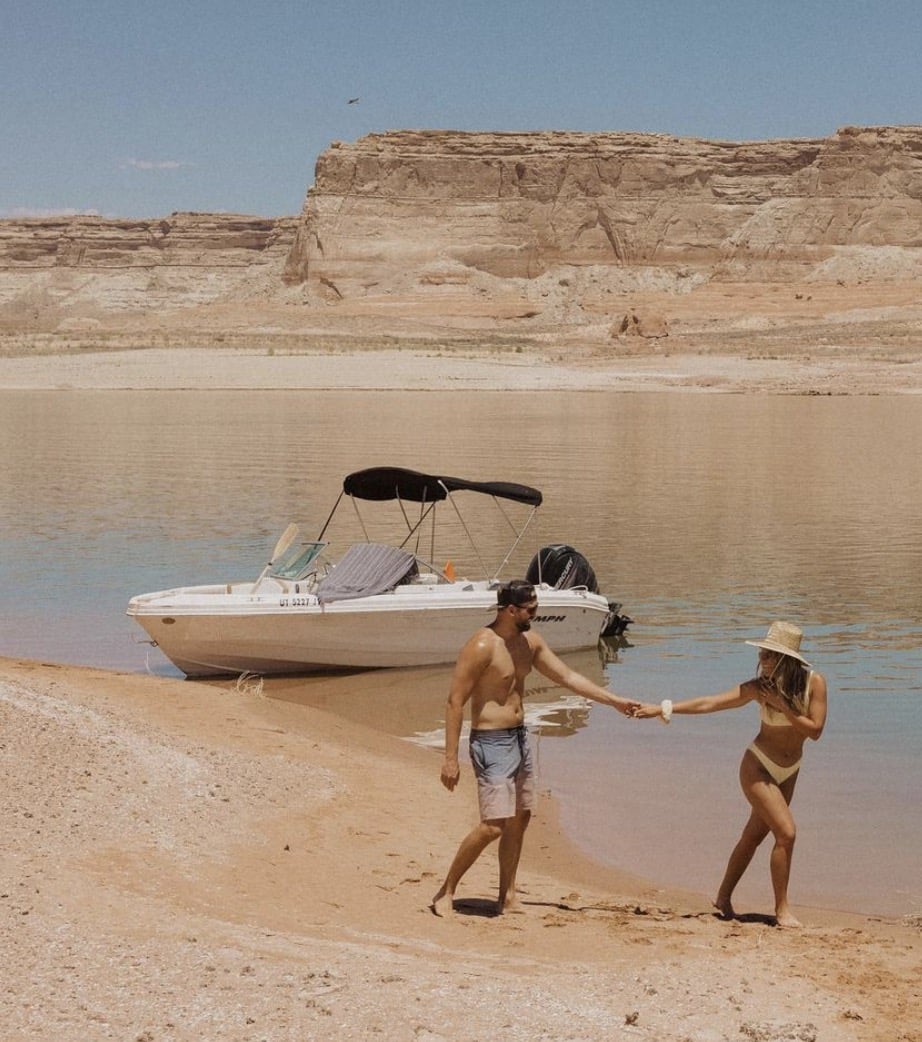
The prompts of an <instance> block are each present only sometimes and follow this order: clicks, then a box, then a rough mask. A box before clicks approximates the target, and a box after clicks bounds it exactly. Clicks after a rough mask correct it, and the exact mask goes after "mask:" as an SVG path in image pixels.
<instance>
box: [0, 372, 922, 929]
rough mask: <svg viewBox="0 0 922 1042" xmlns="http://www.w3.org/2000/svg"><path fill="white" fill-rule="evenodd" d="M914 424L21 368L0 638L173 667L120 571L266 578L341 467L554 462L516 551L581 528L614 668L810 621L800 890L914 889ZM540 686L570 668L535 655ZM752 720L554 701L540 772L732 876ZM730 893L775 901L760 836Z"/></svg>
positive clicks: (713, 675) (921, 497) (418, 695)
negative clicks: (87, 384)
mask: <svg viewBox="0 0 922 1042" xmlns="http://www.w3.org/2000/svg"><path fill="white" fill-rule="evenodd" d="M919 444H922V402H919V401H917V400H915V399H913V398H909V397H906V398H832V397H828V398H827V397H790V398H787V397H770V398H753V397H742V396H724V395H713V396H712V395H706V396H705V395H681V394H635V395H618V394H609V393H605V394H601V393H600V394H593V393H585V392H584V393H561V394H537V395H536V394H528V395H526V394H509V393H482V392H478V393H476V394H473V393H467V392H463V393H452V392H445V393H442V392H437V393H414V394H410V393H407V394H402V393H368V392H325V393H318V392H300V391H299V392H284V391H277V392H268V393H263V392H261V393H246V394H244V393H233V392H227V393H225V392H213V393H200V392H186V393H182V392H159V393H142V392H99V393H95V392H63V391H62V392H3V393H0V619H2V623H0V653H3V654H8V655H19V656H25V657H30V658H36V659H42V660H48V661H57V662H69V663H83V664H89V665H98V666H108V667H118V668H127V669H130V670H137V671H139V672H140V671H144V670H146V669H151V670H153V671H155V672H158V673H164V674H171V673H174V672H175V671H174V670H173V669H172V667H171V666H170V665H169V664H168V663H167V662H166V660H165V659H163V657H162V656H161V655H160V654H159V652H157V651H155V650H153V649H151V648H150V647H149V646H148V645H146V644H143V643H139V642H138V641H139V639H140V638H142V637H143V634H142V633H141V631H140V630H139V629H136V628H135V627H134V625H133V624H132V623H131V622H130V621H129V620H128V619H127V618H126V617H125V615H124V609H125V604H126V602H127V600H128V598H129V597H130V596H131V595H132V594H134V593H140V592H145V591H148V590H153V589H162V588H166V587H169V586H174V585H179V584H191V583H196V582H208V581H213V580H220V581H223V580H226V579H237V578H244V577H249V576H254V577H255V574H257V573H258V571H259V568H260V565H261V563H262V562H263V561H264V560H265V558H266V555H267V553H268V552H269V550H271V547H272V545H273V544H274V542H275V540H276V538H277V536H278V535H279V533H280V532H281V531H282V529H283V528H284V527H285V526H286V525H287V524H288V522H289V521H292V520H296V521H299V522H300V523H301V524H302V526H303V527H304V528H305V529H307V530H308V532H310V531H311V530H313V529H316V528H317V527H319V525H320V524H321V523H322V522H323V521H324V520H325V518H326V516H327V513H328V512H329V509H330V507H331V506H332V504H333V501H334V499H335V497H336V495H337V493H338V491H339V487H340V481H341V478H342V476H343V475H344V474H345V473H347V472H348V471H350V470H354V469H359V468H361V467H367V466H372V465H377V464H395V465H402V466H408V467H415V468H418V469H432V470H436V471H443V472H447V473H452V474H457V475H459V476H463V477H471V478H479V479H484V480H489V479H496V480H514V481H521V482H525V483H528V484H534V485H536V486H538V487H539V488H541V489H542V491H543V492H544V493H545V507H544V508H543V509H542V515H541V517H540V519H539V528H538V529H537V530H533V531H532V532H531V538H530V539H529V540H527V547H525V548H524V549H523V551H522V552H521V554H520V555H519V556H518V557H516V558H514V559H513V561H512V562H511V565H510V567H509V569H507V573H506V574H507V575H508V576H512V575H515V574H517V573H521V572H522V571H524V569H525V567H526V565H527V563H528V560H529V558H530V556H531V554H532V553H533V551H534V550H535V549H536V548H537V546H539V545H541V544H543V543H548V542H559V541H566V542H570V543H572V544H574V545H576V546H577V547H578V548H579V549H581V550H582V551H583V552H584V553H585V554H586V555H587V557H588V558H589V559H590V561H591V562H592V564H593V566H594V567H595V569H596V572H597V573H598V575H599V578H600V581H601V583H602V586H603V589H604V590H605V591H606V592H607V593H609V594H610V595H612V596H616V597H617V598H619V599H620V600H622V601H623V603H624V605H625V610H626V611H627V612H628V613H629V614H630V615H631V616H632V617H633V619H634V620H635V622H634V624H633V626H632V627H631V629H630V630H629V633H628V638H629V639H628V642H627V645H626V646H624V647H621V648H619V649H615V651H614V652H612V653H611V654H610V655H609V657H608V660H607V661H603V660H602V659H600V657H599V656H597V655H596V654H595V653H594V652H593V653H591V654H589V655H583V656H580V657H579V658H578V659H577V660H576V661H575V663H574V664H575V665H576V667H577V668H579V669H581V670H582V671H584V672H587V673H589V675H591V676H593V677H594V678H595V679H597V680H601V681H602V682H603V683H607V684H608V685H609V686H610V687H612V688H613V689H616V690H618V691H621V692H624V693H629V694H632V695H636V696H639V697H641V698H649V699H655V700H659V699H660V698H662V697H665V696H667V695H668V696H671V697H684V696H686V695H693V694H703V693H707V692H710V691H714V690H722V689H724V688H727V687H730V686H732V685H733V684H735V683H736V682H737V681H739V680H741V679H744V678H746V677H748V676H750V675H752V673H753V672H754V669H755V650H754V649H752V648H749V647H747V646H746V645H745V644H744V643H743V641H744V640H745V639H751V638H753V637H759V636H761V635H763V633H764V631H765V628H766V627H767V625H768V623H769V622H770V621H771V620H772V619H774V618H779V617H783V618H791V619H794V620H796V621H798V622H799V623H801V624H802V625H803V626H804V628H805V629H806V631H807V634H808V647H807V652H808V657H810V658H811V659H812V661H813V662H814V664H815V665H816V667H817V668H819V669H820V670H822V671H823V672H824V673H825V674H826V676H827V679H828V681H829V686H830V716H829V723H828V726H827V731H826V733H825V734H824V736H823V738H822V740H821V741H820V742H819V743H816V744H812V743H811V744H810V745H809V747H808V748H807V750H806V758H805V769H804V770H803V771H802V772H801V773H802V777H801V778H800V780H799V783H798V791H797V796H796V798H795V813H796V817H797V819H798V824H799V830H800V831H799V839H798V849H797V853H796V861H795V869H794V877H793V897H794V900H795V902H797V903H802V904H811V905H819V906H825V907H836V908H848V909H854V910H859V911H871V912H875V913H879V914H885V915H899V914H903V913H919V912H922V883H920V882H919V879H920V865H922V829H920V827H919V826H920V814H919V810H918V802H917V796H916V794H917V793H918V792H919V791H920V788H922V759H920V756H919V738H920V734H922V697H920V692H922V680H920V677H922V652H920V650H919V634H920V622H922V526H920V524H919V522H918V508H919V504H920V502H922V463H920V454H919V450H918V446H919ZM446 516H447V515H446ZM486 521H487V522H489V524H490V526H491V527H484V528H483V530H482V531H477V532H476V534H477V535H478V538H479V539H480V540H482V541H483V542H484V544H485V545H486V547H487V549H488V558H489V559H490V560H491V561H493V562H498V561H499V560H500V559H501V558H502V556H503V554H504V552H505V549H506V546H505V544H504V539H505V536H504V535H503V538H502V539H500V540H497V539H495V538H494V537H493V527H492V525H493V523H494V521H495V517H494V516H493V515H490V514H488V515H487V516H486ZM452 556H453V560H454V563H455V564H456V566H458V570H459V572H461V573H462V574H464V573H465V571H473V570H474V561H473V559H471V560H468V559H466V558H465V557H464V555H463V554H461V555H453V554H452ZM446 682H447V675H446V673H445V671H443V670H435V671H414V672H412V673H409V674H407V673H393V674H385V673H375V674H369V675H366V676H365V677H363V678H358V679H357V678H350V679H343V678H339V679H337V680H335V681H330V680H321V681H318V680H303V679H302V680H277V681H272V682H267V685H266V690H267V691H268V692H269V693H270V694H275V695H276V696H277V697H285V698H291V699H295V700H298V699H303V700H306V701H312V700H313V701H318V700H320V701H323V700H326V702H327V704H330V705H333V704H336V705H337V706H338V707H339V708H340V709H341V711H342V712H344V713H347V714H348V713H350V712H354V713H356V714H357V715H358V716H359V717H360V718H362V719H369V718H370V716H369V714H370V712H371V710H370V707H371V706H374V707H375V711H376V712H377V716H376V717H375V716H373V717H371V718H375V719H377V722H378V723H379V725H380V726H382V727H386V728H388V729H390V730H393V731H394V732H395V733H402V734H413V733H417V732H419V733H421V734H429V733H431V732H433V731H437V729H438V727H439V726H440V722H441V709H442V704H443V703H444V697H445V693H446ZM532 693H533V695H534V697H535V700H536V701H539V702H540V701H547V700H550V701H552V702H553V701H554V700H555V699H557V698H558V696H559V695H560V692H553V691H548V690H547V687H546V685H543V681H542V680H541V679H540V678H535V681H534V684H533V688H532ZM408 696H409V697H408ZM414 696H415V697H414ZM552 725H556V726H552ZM756 729H757V719H756V710H755V709H754V708H752V707H747V708H746V709H743V710H740V711H738V712H734V713H724V714H720V715H719V716H711V717H707V718H704V719H698V720H690V719H688V718H676V719H675V720H674V721H673V724H672V725H671V726H670V727H668V728H666V727H663V726H662V725H661V724H659V723H655V722H650V723H639V722H638V723H631V722H628V721H625V720H624V718H623V717H620V716H616V715H615V714H612V713H610V712H606V711H604V710H603V709H601V707H593V708H591V709H589V710H588V711H585V710H582V709H578V708H577V709H574V708H572V707H568V706H566V705H561V706H560V707H559V708H558V709H556V710H555V711H553V712H551V713H550V716H549V719H548V722H547V723H546V724H545V725H544V726H542V727H541V728H540V732H541V737H540V738H539V761H540V769H541V775H542V778H541V782H542V788H545V789H549V790H551V791H552V792H553V793H554V794H555V795H556V796H558V797H559V798H560V799H561V800H562V804H563V820H564V823H565V826H566V827H567V828H568V829H569V830H570V831H571V832H572V834H573V835H574V836H575V838H577V839H578V840H580V842H582V843H583V844H584V845H585V846H586V847H587V848H588V849H589V850H590V852H592V853H593V854H595V855H596V856H598V857H600V858H602V859H604V860H606V861H608V862H610V863H612V864H616V865H618V866H620V867H623V868H626V869H628V870H632V871H635V872H637V873H639V874H641V875H643V876H646V877H648V878H650V879H654V880H660V881H662V882H664V883H675V884H680V885H684V886H687V887H691V888H694V889H698V890H701V891H703V892H705V893H711V892H713V891H714V889H715V888H716V884H717V882H718V880H719V877H720V875H721V873H722V871H723V866H724V862H725V858H726V855H727V854H728V853H729V850H730V847H731V846H732V844H733V842H734V841H735V838H736V835H737V833H738V831H739V828H740V827H741V826H742V823H743V820H744V818H745V814H746V812H745V806H744V803H743V800H742V797H741V795H740V793H739V791H738V787H737V781H736V771H737V765H738V762H739V758H740V755H741V752H742V749H743V748H744V746H745V745H746V744H747V742H748V741H749V740H750V738H751V737H752V735H753V734H754V733H755V731H756ZM433 777H434V779H435V773H434V775H433ZM434 783H435V784H437V782H435V781H434ZM447 812H449V813H450V812H451V811H450V809H449V810H448V811H447ZM463 827H464V823H463V822H461V821H459V834H460V832H461V830H462V829H463ZM449 854H450V852H448V851H446V857H448V856H449ZM739 897H740V904H741V906H742V907H744V908H745V907H747V905H748V906H750V907H751V908H752V909H753V910H764V911H768V910H770V908H771V898H770V890H769V885H768V869H767V860H766V858H765V857H764V856H761V855H760V860H759V861H758V863H757V864H756V865H754V866H753V868H752V869H751V871H750V873H749V875H748V876H747V878H746V879H745V880H744V882H743V884H742V885H741V888H740V891H739Z"/></svg>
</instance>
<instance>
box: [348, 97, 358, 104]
mask: <svg viewBox="0 0 922 1042" xmlns="http://www.w3.org/2000/svg"><path fill="white" fill-rule="evenodd" d="M359 100H360V99H359V98H350V99H349V104H350V105H355V104H356V103H357V102H358V101H359Z"/></svg>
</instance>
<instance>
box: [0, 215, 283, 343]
mask: <svg viewBox="0 0 922 1042" xmlns="http://www.w3.org/2000/svg"><path fill="white" fill-rule="evenodd" d="M296 223H297V221H296V219H295V218H292V217H286V218H282V219H277V220H273V219H270V218H263V217H243V216H238V215H233V214H191V213H175V214H172V215H170V216H169V217H166V218H162V219H158V220H149V221H129V220H107V219H105V218H101V217H60V218H31V219H27V220H19V221H12V220H8V221H0V329H3V330H55V329H61V327H62V326H63V327H64V328H65V329H71V330H74V329H78V328H92V327H93V326H94V325H99V324H103V323H104V322H105V321H106V320H107V319H111V318H112V316H113V315H116V316H121V319H122V320H126V319H127V318H128V316H129V315H140V314H145V313H150V314H159V313H162V312H163V311H164V309H167V310H168V309H176V308H193V307H199V306H201V305H207V304H213V303H216V302H223V301H228V300H234V301H240V300H246V299H247V298H249V297H252V296H254V295H257V294H259V293H260V292H262V293H263V294H264V293H265V289H266V284H267V283H268V287H269V290H270V292H271V290H273V289H275V288H276V287H277V286H278V285H279V274H280V271H281V268H282V266H283V264H284V261H285V258H286V256H287V254H288V251H289V250H290V248H291V244H292V241H293V238H294V232H295V226H296Z"/></svg>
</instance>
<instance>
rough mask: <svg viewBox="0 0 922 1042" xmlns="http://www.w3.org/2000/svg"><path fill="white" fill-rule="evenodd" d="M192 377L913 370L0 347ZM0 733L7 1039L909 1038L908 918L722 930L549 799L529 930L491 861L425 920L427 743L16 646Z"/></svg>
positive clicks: (446, 830)
mask: <svg viewBox="0 0 922 1042" xmlns="http://www.w3.org/2000/svg"><path fill="white" fill-rule="evenodd" d="M218 358H219V359H220V365H217V366H216V364H215V363H216V360H217V359H218ZM216 374H217V383H216ZM215 386H221V387H239V388H241V389H243V388H253V387H260V388H330V389H336V388H347V387H361V388H370V387H376V388H382V389H387V388H394V389H397V388H405V389H406V388H417V389H419V390H427V389H432V388H438V389H441V390H444V389H445V388H450V387H455V386H457V387H459V388H464V389H471V388H478V387H483V388H484V389H485V390H503V389H517V390H523V391H525V390H529V391H540V390H552V389H554V388H557V387H567V388H569V389H572V390H580V389H582V390H591V389H596V388H606V389H620V390H626V391H639V390H660V391H663V390H681V391H689V390H699V391H729V392H746V391H752V390H754V389H757V390H760V391H763V392H772V393H801V394H809V393H848V394H868V393H870V394H879V393H918V391H919V390H920V388H922V380H920V379H919V362H917V361H906V360H905V359H904V361H903V362H902V363H901V364H899V365H895V364H883V363H880V362H877V361H874V360H873V359H872V358H868V359H865V360H863V361H862V360H859V359H854V360H852V361H839V362H838V363H836V362H834V361H833V360H829V359H826V360H821V361H817V362H810V361H807V362H804V363H801V364H796V365H795V364H792V363H791V361H790V360H781V359H775V360H769V359H747V358H743V357H738V356H734V357H730V356H708V355H688V356H675V357H666V356H664V355H660V354H656V353H652V352H651V353H648V354H647V355H645V356H637V357H634V358H627V359H622V360H619V361H609V362H604V363H602V362H599V361H598V360H591V359H590V360H584V361H582V362H579V361H575V362H572V363H567V364H563V363H560V362H554V361H551V360H548V359H540V360H536V359H533V358H531V359H520V358H518V357H517V356H507V357H503V358H494V357H490V356H488V355H486V354H482V355H478V356H474V357H468V358H460V357H456V356H452V357H447V358H446V357H443V356H438V355H435V354H427V353H425V352H412V351H393V352H375V353H374V354H363V353H347V354H335V353H333V354H328V355H323V354H314V355H309V354H304V355H291V356H285V355H267V354H265V353H262V354H259V353H257V352H255V351H234V350H220V351H216V350H204V349H203V350H190V351H182V352H180V351H176V350H157V351H113V352H106V353H100V354H93V353H83V352H81V353H79V354H68V355H48V356H28V357H26V356H21V357H5V358H2V359H0V387H2V388H4V389H6V390H15V389H53V388H58V389H66V388H73V389H117V388H144V389H157V388H162V389H167V388H170V389H172V388H183V387H188V388H204V387H215ZM446 691H447V671H446ZM0 717H2V731H0V733H2V739H0V764H2V790H0V791H2V795H0V801H2V807H3V820H4V822H5V825H6V838H5V842H4V844H3V855H2V858H3V873H2V884H0V910H2V914H3V916H4V923H5V929H4V931H3V942H2V944H3V951H2V955H3V966H4V981H5V986H4V988H3V999H2V1019H3V1025H4V1027H3V1038H4V1039H5V1040H8V1042H18V1040H26V1039H49V1038H58V1039H66V1040H80V1042H95V1040H97V1039H98V1040H103V1039H118V1040H137V1042H160V1040H189V1042H192V1040H201V1039H209V1040H216V1042H217V1040H228V1042H244V1040H245V1042H250V1040H254V1042H255V1040H271V1042H282V1040H285V1042H288V1040H294V1039H299V1040H300V1039H318V1040H320V1039H324V1040H325V1039H330V1040H332V1039H348V1038H355V1039H366V1038H379V1039H382V1040H385V1042H389V1040H394V1042H397V1040H422V1042H437V1040H449V1039H450V1040H481V1039H490V1038H496V1037H502V1038H505V1039H513V1040H514V1039H522V1040H525V1039H528V1040H530V1042H531V1040H536V1039H538V1040H540V1039H547V1040H563V1039H567V1040H583V1039H585V1040H589V1039H598V1038H603V1037H605V1038H616V1039H636V1040H649V1042H653V1040H656V1042H683V1040H693V1042H723V1040H728V1042H729V1040H766V1042H767V1040H773V1042H788V1040H790V1042H813V1040H816V1042H839V1040H841V1042H850V1040H856V1042H858V1040H860V1042H878V1040H879V1042H919V1040H920V1039H922V1014H920V1012H919V1011H920V1009H922V1003H920V994H919V993H920V985H919V981H920V979H922V973H920V971H922V943H920V939H922V934H920V930H922V921H920V920H918V918H916V917H911V918H908V919H904V920H900V921H882V920H879V919H873V918H870V917H866V916H860V915H852V916H849V915H845V914H841V913H831V912H826V911H821V910H818V909H813V908H798V909H797V911H798V913H799V914H800V916H801V918H802V919H803V921H804V923H805V924H806V925H805V927H804V929H802V930H799V931H785V930H778V929H777V928H775V927H774V926H772V925H771V921H770V920H769V919H767V918H765V917H761V916H752V917H747V918H745V919H743V920H741V921H735V922H729V923H728V922H722V921H719V920H718V919H716V918H715V917H714V915H713V914H712V909H711V906H710V896H711V895H708V894H696V893H687V892H676V891H670V890H664V889H660V888H657V887H656V886H655V885H653V884H651V883H648V882H645V881H643V880H639V879H636V878H633V877H631V876H629V875H626V874H619V873H618V872H615V871H613V870H611V869H609V868H606V867H603V866H600V865H596V864H593V863H592V862H591V861H589V860H588V859H587V858H585V857H584V856H583V855H582V854H581V853H580V852H579V851H577V850H576V849H574V848H573V847H572V845H570V844H569V843H568V842H567V840H566V838H565V837H564V836H563V834H562V833H561V830H560V829H559V828H558V826H557V823H556V820H555V805H554V802H553V800H552V799H551V798H550V797H549V796H548V795H547V794H544V796H543V798H542V800H541V808H540V811H539V813H538V815H537V818H536V821H535V823H534V824H533V826H532V829H531V830H530V832H529V835H528V838H527V842H526V849H525V854H524V856H523V862H522V866H521V869H520V873H519V875H520V882H521V884H522V888H523V897H524V901H525V907H526V912H525V914H523V915H514V916H506V917H501V918H496V917H493V916H492V915H490V914H489V912H490V899H491V898H492V896H493V895H494V893H495V889H496V859H495V853H494V852H493V851H489V852H488V853H487V854H486V855H485V856H484V857H483V858H482V859H481V862H480V863H479V864H478V865H477V866H475V868H474V869H473V870H472V872H471V873H470V874H469V876H468V878H467V879H466V880H465V881H464V883H463V884H462V892H461V897H462V899H463V901H464V904H463V906H462V907H461V909H460V914H459V915H458V916H456V918H455V919H454V920H452V921H447V920H443V919H439V918H437V917H435V916H434V915H432V913H431V912H430V910H429V907H428V906H429V901H430V899H431V897H432V895H433V894H434V892H435V891H436V889H437V888H438V885H439V883H440V881H441V878H442V876H443V875H444V872H445V870H446V867H447V865H448V862H449V860H450V858H451V856H452V854H453V852H454V849H455V847H456V845H457V842H458V840H459V839H460V837H461V835H462V834H463V833H464V832H465V831H466V830H467V829H468V828H469V827H470V825H471V824H472V823H473V821H474V820H475V817H476V797H475V793H474V788H473V784H472V781H471V778H470V777H469V775H468V776H465V777H464V779H463V782H462V784H461V786H460V788H459V790H458V791H457V792H455V793H454V794H451V795H449V794H448V793H447V792H446V791H445V790H444V789H443V788H442V787H441V785H440V784H439V781H438V773H439V766H440V755H439V753H438V751H435V750H431V749H423V748H419V747H417V746H414V745H412V744H409V743H407V742H404V741H401V740H399V739H397V738H393V737H391V736H388V735H384V734H381V733H379V732H376V731H374V730H371V729H365V728H363V727H361V726H359V725H356V724H355V723H351V722H349V723H347V722H346V721H345V720H343V719H340V718H338V717H337V716H336V715H334V714H331V713H326V712H323V711H320V710H317V709H312V708H307V707H304V706H297V705H292V704H288V703H284V702H279V701H273V700H270V699H268V698H266V697H265V696H264V695H262V694H261V693H260V692H259V691H258V689H256V688H243V689H241V690H236V691H234V690H231V691H228V690H219V689H216V688H215V687H212V686H208V685H204V684H198V683H194V682H189V681H177V680H168V679H163V678H156V677H152V676H139V675H134V674H128V673H120V672H107V671H100V670H95V669H81V668H73V667H61V666H57V665H54V664H49V663H36V662H26V661H17V660H11V659H6V660H0ZM723 856H724V852H723V851H721V852H715V857H716V858H717V859H718V861H720V862H721V864H722V859H723ZM626 867H628V868H629V866H626ZM716 871H717V868H715V872H716ZM769 910H770V909H769V908H766V911H769Z"/></svg>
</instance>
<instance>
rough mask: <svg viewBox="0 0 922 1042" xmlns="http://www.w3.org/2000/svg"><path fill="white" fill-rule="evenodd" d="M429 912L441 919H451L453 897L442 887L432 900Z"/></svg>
mask: <svg viewBox="0 0 922 1042" xmlns="http://www.w3.org/2000/svg"><path fill="white" fill-rule="evenodd" d="M429 910H430V911H431V912H432V914H433V915H437V916H439V917H440V918H442V919H449V918H451V917H452V916H453V915H454V914H455V895H454V894H450V893H448V891H447V890H446V889H445V887H444V886H443V887H442V889H441V890H440V891H439V892H438V893H437V894H436V895H435V897H433V898H432V901H431V903H430V905H429Z"/></svg>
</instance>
